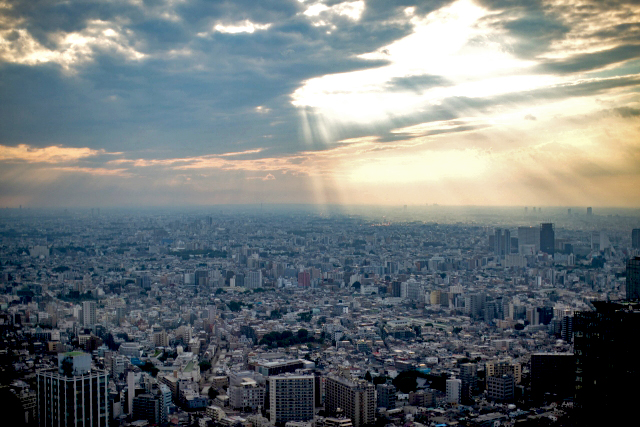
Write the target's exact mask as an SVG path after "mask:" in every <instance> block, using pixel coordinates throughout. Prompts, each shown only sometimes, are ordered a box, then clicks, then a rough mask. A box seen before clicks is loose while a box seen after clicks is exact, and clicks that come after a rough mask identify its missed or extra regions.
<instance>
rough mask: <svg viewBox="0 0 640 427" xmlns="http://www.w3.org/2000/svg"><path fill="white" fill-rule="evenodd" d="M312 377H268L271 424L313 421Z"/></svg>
mask: <svg viewBox="0 0 640 427" xmlns="http://www.w3.org/2000/svg"><path fill="white" fill-rule="evenodd" d="M313 408H314V377H313V375H278V376H273V377H269V409H270V421H271V423H283V424H284V423H286V422H287V421H309V420H312V419H313Z"/></svg>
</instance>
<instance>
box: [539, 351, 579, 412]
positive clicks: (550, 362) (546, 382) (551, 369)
mask: <svg viewBox="0 0 640 427" xmlns="http://www.w3.org/2000/svg"><path fill="white" fill-rule="evenodd" d="M530 371H531V395H532V397H533V398H534V399H536V400H538V401H539V400H542V399H544V396H545V394H547V393H548V394H549V395H555V396H556V398H559V399H565V398H567V397H570V396H572V395H573V390H574V379H573V377H574V376H575V358H574V355H573V353H534V354H532V355H531V367H530Z"/></svg>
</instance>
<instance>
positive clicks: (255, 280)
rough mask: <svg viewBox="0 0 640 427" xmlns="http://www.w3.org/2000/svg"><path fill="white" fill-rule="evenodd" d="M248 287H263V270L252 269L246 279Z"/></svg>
mask: <svg viewBox="0 0 640 427" xmlns="http://www.w3.org/2000/svg"><path fill="white" fill-rule="evenodd" d="M245 287H246V288H247V289H258V288H261V287H262V270H256V271H250V272H249V273H248V274H247V278H246V280H245Z"/></svg>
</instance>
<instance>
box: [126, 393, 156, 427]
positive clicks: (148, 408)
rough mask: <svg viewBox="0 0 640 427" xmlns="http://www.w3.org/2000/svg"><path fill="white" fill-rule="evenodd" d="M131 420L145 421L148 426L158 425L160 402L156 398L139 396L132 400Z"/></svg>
mask: <svg viewBox="0 0 640 427" xmlns="http://www.w3.org/2000/svg"><path fill="white" fill-rule="evenodd" d="M132 418H133V420H134V421H135V420H147V421H149V424H160V422H161V402H160V399H159V397H158V396H154V395H152V394H147V393H145V394H140V395H138V396H136V397H134V398H133V417H132Z"/></svg>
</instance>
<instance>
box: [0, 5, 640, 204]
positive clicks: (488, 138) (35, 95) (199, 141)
mask: <svg viewBox="0 0 640 427" xmlns="http://www.w3.org/2000/svg"><path fill="white" fill-rule="evenodd" d="M400 3H401V4H400ZM638 22H640V5H638V4H635V3H634V2H633V1H628V2H627V1H618V2H613V3H609V2H600V1H596V0H585V1H561V0H544V1H531V2H529V1H528V2H510V1H502V0H456V1H448V0H441V1H440V0H439V1H430V2H421V1H418V2H411V1H403V2H385V1H377V0H367V1H364V0H354V1H351V0H346V1H329V0H272V1H268V2H255V1H251V0H241V1H235V2H209V1H189V2H180V1H169V0H167V1H156V2H135V1H116V2H84V1H82V0H72V1H64V2H62V1H60V2H58V1H46V2H45V1H43V2H33V1H26V0H0V100H2V102H0V208H5V207H12V208H18V207H19V206H20V205H22V206H23V207H73V206H84V207H87V208H90V207H106V206H123V207H126V206H134V205H135V206H150V207H153V206H160V207H161V206H176V207H184V206H201V205H226V204H233V205H243V204H260V203H263V204H265V205H267V204H269V205H279V204H298V203H301V204H311V205H316V206H335V205H339V206H388V207H390V206H404V205H407V206H425V205H433V204H438V205H441V206H447V205H448V206H495V207H497V206H513V207H524V206H529V207H530V208H531V207H533V206H542V207H550V206H566V207H567V208H568V207H572V208H574V207H577V208H576V209H583V207H584V208H586V207H587V206H593V207H594V208H596V207H620V208H638V207H640V191H638V188H640V126H638V124H639V123H640V122H639V120H638V119H639V118H640V92H639V91H638V88H639V87H640V49H639V48H638V42H639V40H640V31H639V30H638V25H637V23H638Z"/></svg>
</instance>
